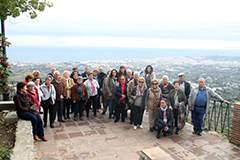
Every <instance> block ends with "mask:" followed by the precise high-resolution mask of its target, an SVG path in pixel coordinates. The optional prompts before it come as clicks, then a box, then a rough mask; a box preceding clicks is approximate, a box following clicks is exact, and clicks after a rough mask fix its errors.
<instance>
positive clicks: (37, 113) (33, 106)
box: [30, 104, 39, 116]
mask: <svg viewBox="0 0 240 160" xmlns="http://www.w3.org/2000/svg"><path fill="white" fill-rule="evenodd" d="M36 106H37V105H36V104H34V105H32V106H30V113H32V114H34V115H35V116H37V115H39V111H38V109H37V108H36Z"/></svg>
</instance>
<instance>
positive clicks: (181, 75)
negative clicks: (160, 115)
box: [178, 73, 191, 99]
mask: <svg viewBox="0 0 240 160" xmlns="http://www.w3.org/2000/svg"><path fill="white" fill-rule="evenodd" d="M178 79H179V82H180V88H179V89H181V90H182V91H183V92H184V93H185V95H186V97H187V99H188V98H189V94H190V92H191V85H190V83H188V82H186V81H185V74H184V73H179V74H178Z"/></svg>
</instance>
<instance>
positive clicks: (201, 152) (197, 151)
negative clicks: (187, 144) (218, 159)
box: [189, 147, 209, 157]
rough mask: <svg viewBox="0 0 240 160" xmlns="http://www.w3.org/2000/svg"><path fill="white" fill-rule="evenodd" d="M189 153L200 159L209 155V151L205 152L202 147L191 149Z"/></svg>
mask: <svg viewBox="0 0 240 160" xmlns="http://www.w3.org/2000/svg"><path fill="white" fill-rule="evenodd" d="M189 151H191V152H192V153H193V154H195V155H196V156H198V157H200V156H206V155H208V154H209V152H208V151H205V150H203V149H202V148H201V147H195V148H192V149H191V148H189Z"/></svg>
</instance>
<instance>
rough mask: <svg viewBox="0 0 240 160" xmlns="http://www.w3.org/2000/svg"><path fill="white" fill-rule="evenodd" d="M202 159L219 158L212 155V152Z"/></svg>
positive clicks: (213, 159) (214, 159) (217, 159)
mask: <svg viewBox="0 0 240 160" xmlns="http://www.w3.org/2000/svg"><path fill="white" fill-rule="evenodd" d="M203 159H204V160H220V159H219V158H217V157H215V156H213V155H212V154H210V155H208V156H206V157H204V158H203Z"/></svg>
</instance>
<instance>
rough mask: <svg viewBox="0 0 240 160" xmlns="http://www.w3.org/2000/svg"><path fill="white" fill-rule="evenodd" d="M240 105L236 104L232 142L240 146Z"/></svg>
mask: <svg viewBox="0 0 240 160" xmlns="http://www.w3.org/2000/svg"><path fill="white" fill-rule="evenodd" d="M239 137H240V103H235V104H234V112H233V126H232V135H231V142H233V143H235V144H238V145H239V144H240V138H239Z"/></svg>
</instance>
